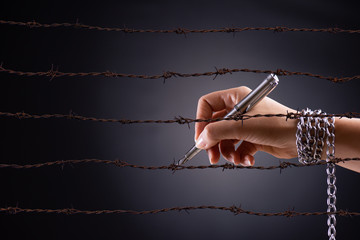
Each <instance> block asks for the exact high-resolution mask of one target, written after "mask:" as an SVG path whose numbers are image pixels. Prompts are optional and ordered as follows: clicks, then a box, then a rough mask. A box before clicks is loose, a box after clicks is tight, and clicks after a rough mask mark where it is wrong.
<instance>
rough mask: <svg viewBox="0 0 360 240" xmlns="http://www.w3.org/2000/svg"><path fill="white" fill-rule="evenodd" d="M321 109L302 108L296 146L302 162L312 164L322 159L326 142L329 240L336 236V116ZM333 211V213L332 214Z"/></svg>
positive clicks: (333, 239)
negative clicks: (334, 160)
mask: <svg viewBox="0 0 360 240" xmlns="http://www.w3.org/2000/svg"><path fill="white" fill-rule="evenodd" d="M322 115H326V113H325V112H322V111H321V110H315V111H311V110H310V109H308V108H307V109H305V110H302V112H301V116H300V118H299V122H298V124H297V130H296V146H297V151H298V159H299V162H300V163H303V164H311V163H317V162H319V161H320V160H321V156H322V152H323V148H324V143H325V142H326V161H327V164H326V173H327V186H328V187H327V195H328V198H327V206H328V208H327V212H328V213H329V215H328V220H327V225H328V236H329V240H335V236H336V229H335V226H336V217H335V214H334V213H335V212H336V186H335V183H336V176H335V163H333V162H331V160H333V159H334V158H335V118H334V117H323V116H322ZM330 213H332V214H330Z"/></svg>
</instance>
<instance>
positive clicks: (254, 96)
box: [177, 73, 279, 165]
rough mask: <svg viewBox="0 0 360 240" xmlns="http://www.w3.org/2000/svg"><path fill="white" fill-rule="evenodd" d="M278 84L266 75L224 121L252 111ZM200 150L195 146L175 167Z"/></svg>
mask: <svg viewBox="0 0 360 240" xmlns="http://www.w3.org/2000/svg"><path fill="white" fill-rule="evenodd" d="M278 84H279V78H278V77H277V76H276V75H275V74H273V73H272V74H270V75H268V76H267V77H266V78H265V80H264V81H262V83H260V85H259V86H257V87H256V88H255V89H254V90H252V91H251V92H250V93H249V94H248V95H246V96H245V97H244V98H243V99H242V100H241V101H240V102H239V103H238V104H236V105H235V106H234V108H233V109H232V110H231V111H230V112H229V113H228V114H226V116H225V117H224V119H226V118H230V117H234V116H236V115H238V114H244V113H246V112H248V111H250V109H252V108H253V107H254V106H255V105H256V104H257V103H258V102H259V101H261V99H263V98H264V97H266V96H267V95H268V94H269V93H270V92H271V91H272V90H274V88H275V87H276V86H277V85H278ZM201 150H202V149H200V148H197V147H196V146H195V145H194V146H193V147H192V148H191V149H190V150H189V151H188V152H187V153H186V154H185V155H184V157H183V158H181V159H180V160H179V161H178V163H177V165H181V164H184V163H186V162H187V161H189V160H190V159H192V158H193V157H195V156H196V155H197V154H198V153H199V152H201Z"/></svg>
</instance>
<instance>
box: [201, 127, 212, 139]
mask: <svg viewBox="0 0 360 240" xmlns="http://www.w3.org/2000/svg"><path fill="white" fill-rule="evenodd" d="M213 125H214V124H209V125H207V126H206V127H205V128H204V131H203V133H202V134H203V136H204V138H206V139H209V140H210V139H211V140H214V139H215V134H214V132H215V131H214V127H213Z"/></svg>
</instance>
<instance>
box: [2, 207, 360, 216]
mask: <svg viewBox="0 0 360 240" xmlns="http://www.w3.org/2000/svg"><path fill="white" fill-rule="evenodd" d="M200 209H208V210H221V211H228V212H232V213H234V214H235V215H238V214H247V215H254V216H263V217H274V216H284V217H296V216H323V215H329V213H328V212H296V211H294V210H286V211H283V212H273V213H266V212H254V211H249V210H244V209H242V208H241V207H237V206H230V207H223V206H209V205H203V206H188V207H172V208H162V209H154V210H145V211H136V210H124V209H116V210H79V209H74V208H63V209H39V208H35V209H31V208H19V207H5V208H0V213H8V214H18V213H50V214H66V215H75V214H86V215H100V214H132V215H144V214H158V213H165V212H171V211H179V212H180V211H186V212H188V211H192V210H200ZM332 214H336V215H337V216H353V217H354V216H360V212H350V211H346V210H338V211H336V212H334V213H332Z"/></svg>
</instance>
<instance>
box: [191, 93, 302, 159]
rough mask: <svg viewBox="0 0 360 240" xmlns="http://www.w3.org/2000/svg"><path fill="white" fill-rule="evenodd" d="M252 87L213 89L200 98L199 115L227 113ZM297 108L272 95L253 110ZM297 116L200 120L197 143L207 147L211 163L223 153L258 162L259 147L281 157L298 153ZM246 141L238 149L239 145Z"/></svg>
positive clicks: (275, 110)
mask: <svg viewBox="0 0 360 240" xmlns="http://www.w3.org/2000/svg"><path fill="white" fill-rule="evenodd" d="M250 91H251V90H250V89H249V88H247V87H238V88H232V89H228V90H223V91H218V92H213V93H210V94H207V95H205V96H203V97H201V98H200V99H199V102H198V107H197V114H196V118H198V119H210V118H219V117H224V116H225V115H226V114H227V113H228V112H229V111H230V110H232V109H233V107H234V106H235V104H237V103H238V102H240V101H241V100H242V99H243V98H244V97H245V96H246V95H247V94H248V93H249V92H250ZM287 111H289V112H295V111H294V110H293V109H290V108H288V107H286V106H284V105H282V104H280V103H278V102H276V101H274V100H272V99H270V98H268V97H266V98H264V99H263V100H261V101H260V102H259V103H258V104H257V105H256V106H254V107H253V108H252V109H251V111H250V112H249V114H251V115H255V114H278V113H283V114H286V113H287ZM296 124H297V120H296V119H287V121H286V120H285V119H284V118H278V117H271V118H264V117H261V118H251V119H248V120H244V121H243V122H242V121H232V120H229V121H228V120H226V121H220V122H212V123H206V122H198V123H196V125H195V140H196V147H197V148H201V149H206V150H207V152H208V155H209V160H210V163H211V164H216V163H217V162H218V161H219V158H220V151H221V153H222V155H223V157H224V158H225V159H226V160H227V161H229V162H232V163H234V164H236V165H237V164H241V165H244V166H252V165H254V161H255V160H254V154H255V153H256V152H257V151H264V152H267V153H269V154H271V155H273V156H275V157H277V158H286V159H288V158H294V157H297V149H296V137H295V133H296ZM240 141H242V143H241V144H240V145H239V147H238V148H237V149H235V147H236V146H235V145H236V144H237V143H239V142H240Z"/></svg>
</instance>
